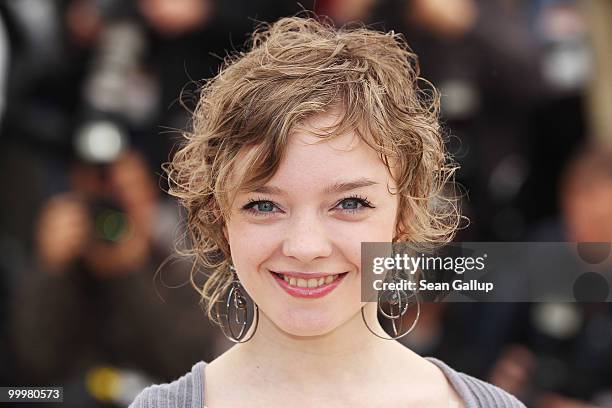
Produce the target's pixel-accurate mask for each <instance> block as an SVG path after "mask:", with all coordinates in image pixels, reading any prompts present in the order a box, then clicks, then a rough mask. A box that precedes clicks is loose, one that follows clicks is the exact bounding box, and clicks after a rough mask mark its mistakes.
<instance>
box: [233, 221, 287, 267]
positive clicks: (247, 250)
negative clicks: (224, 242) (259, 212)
mask: <svg viewBox="0 0 612 408" xmlns="http://www.w3.org/2000/svg"><path fill="white" fill-rule="evenodd" d="M228 234H229V245H230V250H231V253H232V260H233V262H234V265H235V266H236V267H237V268H239V267H240V270H242V271H245V270H246V269H245V268H252V267H257V266H258V265H259V264H261V263H262V262H263V261H265V260H266V259H267V258H268V257H270V256H271V254H272V252H273V251H274V249H275V248H276V247H278V245H279V243H278V236H279V235H278V233H277V232H274V231H273V229H272V228H266V227H265V226H262V225H256V224H248V223H242V222H237V223H234V224H230V225H228Z"/></svg>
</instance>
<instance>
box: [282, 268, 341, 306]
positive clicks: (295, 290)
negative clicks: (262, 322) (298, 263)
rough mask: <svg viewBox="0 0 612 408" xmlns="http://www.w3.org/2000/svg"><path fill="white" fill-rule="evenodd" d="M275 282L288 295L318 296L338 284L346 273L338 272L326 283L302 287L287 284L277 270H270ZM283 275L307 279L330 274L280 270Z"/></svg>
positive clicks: (331, 289)
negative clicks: (313, 286) (335, 276)
mask: <svg viewBox="0 0 612 408" xmlns="http://www.w3.org/2000/svg"><path fill="white" fill-rule="evenodd" d="M270 272H271V275H272V277H273V278H274V280H276V283H278V285H279V286H280V287H281V288H282V289H284V290H285V292H287V293H288V294H289V295H291V296H294V297H299V298H310V299H314V298H320V297H323V296H325V295H327V294H329V293H330V292H331V291H333V290H334V289H336V287H338V285H339V284H340V283H341V282H342V281H343V280H344V278H345V276H346V275H347V273H346V272H345V273H342V274H338V277H337V278H336V279H334V280H333V281H332V282H331V283H327V284H324V285H321V286H317V287H316V288H302V287H298V286H292V285H289V283H287V282H286V281H285V280H284V279H283V278H281V277H280V276H278V275H277V273H278V272H273V271H270ZM282 274H283V275H287V276H292V277H295V278H302V279H309V278H321V277H326V276H330V275H332V274H329V273H298V272H282Z"/></svg>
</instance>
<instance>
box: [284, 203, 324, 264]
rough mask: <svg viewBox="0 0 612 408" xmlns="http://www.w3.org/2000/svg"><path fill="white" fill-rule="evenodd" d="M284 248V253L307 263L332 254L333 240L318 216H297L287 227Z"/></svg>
mask: <svg viewBox="0 0 612 408" xmlns="http://www.w3.org/2000/svg"><path fill="white" fill-rule="evenodd" d="M282 249H283V255H285V256H287V257H292V258H295V259H297V260H299V261H301V262H302V263H305V264H306V263H310V262H312V261H313V260H315V259H317V258H325V257H328V256H330V255H331V253H332V242H331V240H330V239H329V236H328V233H327V230H326V228H325V226H324V225H323V224H322V222H321V220H319V217H318V216H316V215H313V216H308V215H303V216H299V217H298V216H295V218H294V219H293V220H291V221H290V226H289V227H288V228H287V232H286V235H285V239H284V240H283V248H282Z"/></svg>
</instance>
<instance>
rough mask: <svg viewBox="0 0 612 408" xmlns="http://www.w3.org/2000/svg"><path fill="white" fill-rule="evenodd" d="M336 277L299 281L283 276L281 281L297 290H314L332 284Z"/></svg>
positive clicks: (329, 276)
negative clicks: (297, 288) (295, 287)
mask: <svg viewBox="0 0 612 408" xmlns="http://www.w3.org/2000/svg"><path fill="white" fill-rule="evenodd" d="M337 277H338V275H327V276H325V277H320V278H313V279H299V278H294V277H289V276H286V275H283V279H284V280H285V282H287V283H288V284H289V285H291V286H297V287H299V288H316V287H317V286H321V285H326V284H328V283H332V282H333V281H334V279H336V278H337Z"/></svg>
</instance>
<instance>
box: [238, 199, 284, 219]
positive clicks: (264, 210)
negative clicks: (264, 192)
mask: <svg viewBox="0 0 612 408" xmlns="http://www.w3.org/2000/svg"><path fill="white" fill-rule="evenodd" d="M274 208H278V207H277V206H276V204H274V203H273V202H272V201H268V200H250V201H249V202H248V203H247V204H246V205H245V206H244V207H242V209H243V210H244V211H247V212H250V213H252V214H254V215H263V216H267V215H270V214H274V213H275V212H276V211H274Z"/></svg>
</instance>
